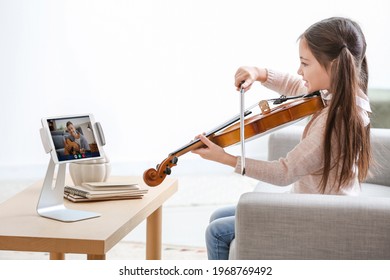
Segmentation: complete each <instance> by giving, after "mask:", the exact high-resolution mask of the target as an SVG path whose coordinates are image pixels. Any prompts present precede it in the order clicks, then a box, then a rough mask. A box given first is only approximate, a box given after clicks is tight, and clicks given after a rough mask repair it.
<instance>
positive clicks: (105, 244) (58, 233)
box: [0, 177, 178, 260]
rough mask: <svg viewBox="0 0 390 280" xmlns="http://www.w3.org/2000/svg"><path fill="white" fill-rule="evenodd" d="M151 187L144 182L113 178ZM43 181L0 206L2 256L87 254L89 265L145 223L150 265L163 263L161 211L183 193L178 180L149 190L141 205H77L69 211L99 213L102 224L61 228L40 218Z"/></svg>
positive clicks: (63, 224)
mask: <svg viewBox="0 0 390 280" xmlns="http://www.w3.org/2000/svg"><path fill="white" fill-rule="evenodd" d="M109 181H131V182H134V181H135V182H137V183H138V184H140V185H143V186H146V185H145V184H144V182H143V180H142V178H141V177H113V178H110V180H109ZM41 188H42V181H41V182H37V183H35V184H34V185H32V186H31V187H28V188H27V189H25V190H24V191H22V192H20V193H19V194H17V195H15V196H14V197H12V198H10V199H9V200H7V201H5V202H4V203H2V204H1V205H0V250H12V251H34V252H50V259H53V260H54V259H65V254H66V253H76V254H77V253H78V254H87V259H89V260H96V259H105V258H106V253H107V252H108V251H109V250H110V249H111V248H112V247H114V246H115V245H116V244H117V243H118V242H119V241H120V240H121V239H122V238H124V237H125V236H126V235H127V234H128V233H129V232H130V231H132V230H133V229H134V228H135V227H136V226H137V225H139V224H140V223H141V222H142V221H144V220H145V219H147V222H146V259H161V222H162V205H163V203H164V202H165V201H166V200H167V199H168V198H169V197H171V196H172V195H173V194H174V193H175V192H176V191H177V189H178V182H177V180H176V179H172V178H166V179H165V180H164V182H163V183H162V184H161V185H159V186H157V187H148V188H149V192H148V194H146V195H145V196H144V197H143V198H142V199H137V200H117V201H100V202H86V203H72V202H69V201H67V200H65V201H64V204H65V206H66V207H67V208H70V209H77V210H86V211H92V212H98V213H100V214H101V216H100V217H98V218H92V219H88V220H82V221H77V222H71V223H66V222H61V221H57V220H52V219H48V218H44V217H41V216H39V215H38V214H37V212H36V206H37V202H38V199H39V195H40V191H41Z"/></svg>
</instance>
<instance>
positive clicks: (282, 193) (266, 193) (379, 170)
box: [229, 126, 390, 260]
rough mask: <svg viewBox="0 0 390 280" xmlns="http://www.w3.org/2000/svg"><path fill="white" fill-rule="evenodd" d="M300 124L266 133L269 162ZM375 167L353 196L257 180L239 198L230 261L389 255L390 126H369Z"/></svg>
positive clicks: (292, 140) (291, 142)
mask: <svg viewBox="0 0 390 280" xmlns="http://www.w3.org/2000/svg"><path fill="white" fill-rule="evenodd" d="M302 131H303V127H300V126H290V127H287V128H284V129H283V130H280V131H277V132H275V133H273V134H271V135H270V137H269V150H268V157H269V160H274V159H278V158H279V157H281V156H284V155H285V154H286V153H287V152H288V151H289V150H291V149H292V148H293V147H294V146H295V145H296V144H297V143H298V141H299V139H300V137H301V135H302ZM371 139H372V140H371V144H372V148H373V154H374V159H375V161H376V162H377V167H376V168H374V167H372V168H370V171H371V172H372V176H371V177H370V178H368V179H367V180H366V182H365V183H364V184H362V193H361V195H360V196H358V197H351V196H336V195H313V194H311V195H310V194H291V193H286V188H285V187H277V186H273V185H269V184H265V183H261V182H260V183H259V184H258V185H257V187H256V190H255V191H254V192H250V193H245V194H243V195H242V196H241V197H240V200H239V202H238V206H237V213H236V238H235V240H233V242H232V244H231V247H230V255H229V258H230V259H283V260H286V259H390V167H389V166H390V129H371Z"/></svg>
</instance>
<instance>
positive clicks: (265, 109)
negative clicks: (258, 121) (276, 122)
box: [259, 100, 271, 115]
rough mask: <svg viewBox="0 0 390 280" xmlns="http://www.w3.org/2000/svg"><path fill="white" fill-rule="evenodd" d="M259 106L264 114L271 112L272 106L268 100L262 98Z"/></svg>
mask: <svg viewBox="0 0 390 280" xmlns="http://www.w3.org/2000/svg"><path fill="white" fill-rule="evenodd" d="M259 107H260V110H261V113H262V114H263V115H266V114H269V113H270V112H271V108H270V107H269V105H268V101H267V100H261V101H260V102H259Z"/></svg>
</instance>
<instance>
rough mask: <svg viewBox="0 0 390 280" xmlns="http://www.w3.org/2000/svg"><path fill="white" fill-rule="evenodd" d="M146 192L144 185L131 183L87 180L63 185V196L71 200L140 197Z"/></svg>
mask: <svg viewBox="0 0 390 280" xmlns="http://www.w3.org/2000/svg"><path fill="white" fill-rule="evenodd" d="M147 192H148V189H147V188H146V187H140V186H139V185H138V184H133V183H126V182H124V183H111V182H89V183H83V184H82V185H81V186H65V189H64V197H65V198H66V199H68V200H70V201H72V202H85V201H102V200H118V199H140V198H142V197H143V196H144V195H145V194H146V193H147Z"/></svg>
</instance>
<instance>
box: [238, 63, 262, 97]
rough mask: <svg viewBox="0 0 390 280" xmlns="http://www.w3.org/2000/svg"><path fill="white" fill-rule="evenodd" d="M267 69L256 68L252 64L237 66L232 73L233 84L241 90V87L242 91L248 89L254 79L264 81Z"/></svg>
mask: <svg viewBox="0 0 390 280" xmlns="http://www.w3.org/2000/svg"><path fill="white" fill-rule="evenodd" d="M267 76H268V74H267V70H266V69H265V68H257V67H252V66H242V67H240V68H238V70H237V71H236V74H235V75H234V80H235V82H234V85H235V86H236V88H237V90H241V87H242V88H243V89H244V91H245V92H246V91H248V90H249V89H250V88H251V86H252V84H253V83H254V82H255V81H258V82H261V83H263V82H265V81H266V80H267Z"/></svg>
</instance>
